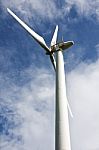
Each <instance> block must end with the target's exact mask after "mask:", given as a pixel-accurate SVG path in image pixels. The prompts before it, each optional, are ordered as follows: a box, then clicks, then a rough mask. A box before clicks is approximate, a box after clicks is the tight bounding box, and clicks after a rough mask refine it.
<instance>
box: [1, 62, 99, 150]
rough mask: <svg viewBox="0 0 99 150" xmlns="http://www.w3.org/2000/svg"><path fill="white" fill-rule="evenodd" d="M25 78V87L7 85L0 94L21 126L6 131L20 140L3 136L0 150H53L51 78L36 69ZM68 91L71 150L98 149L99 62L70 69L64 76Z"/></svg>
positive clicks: (48, 73)
mask: <svg viewBox="0 0 99 150" xmlns="http://www.w3.org/2000/svg"><path fill="white" fill-rule="evenodd" d="M24 75H26V76H28V77H29V78H30V79H31V80H30V82H28V83H27V84H26V85H24V86H23V87H17V86H12V84H11V82H10V85H11V87H10V85H9V84H8V83H7V85H9V86H7V87H6V90H4V93H3V91H2V98H3V96H4V99H5V101H2V103H4V104H6V105H7V106H8V107H9V108H10V106H11V108H13V110H15V111H13V112H14V113H16V114H18V116H19V117H17V116H16V117H15V120H14V121H15V122H16V123H17V122H19V124H20V125H19V126H17V127H16V128H12V129H10V131H9V132H13V133H14V135H16V137H17V136H18V137H20V140H19V141H18V140H17V139H16V138H14V140H10V141H7V140H6V138H7V137H5V136H4V135H2V141H1V145H6V146H4V148H2V150H10V149H13V150H28V149H29V150H32V149H39V150H46V149H48V150H50V149H53V150H54V95H55V93H54V75H53V74H52V73H50V72H49V71H48V70H45V69H42V68H41V69H37V68H35V67H32V68H30V69H28V70H26V71H25V72H24V73H23V76H24ZM9 87H10V88H9ZM67 90H68V99H69V102H70V104H71V108H72V111H73V115H74V118H73V119H70V129H71V143H72V149H74V150H95V149H97V148H98V147H99V142H98V139H99V129H98V128H99V116H98V114H99V92H98V91H99V60H98V61H97V62H95V63H91V64H84V63H82V64H80V65H79V66H78V67H77V68H76V69H75V70H72V71H71V72H70V73H69V74H68V75H67ZM5 91H6V94H5ZM13 97H16V99H14V98H13ZM11 108H10V109H11ZM8 117H9V116H8ZM9 121H10V120H9Z"/></svg>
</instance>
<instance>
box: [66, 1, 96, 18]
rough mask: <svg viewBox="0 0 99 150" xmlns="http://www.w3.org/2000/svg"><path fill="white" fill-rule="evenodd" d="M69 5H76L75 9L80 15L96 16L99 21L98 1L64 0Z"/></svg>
mask: <svg viewBox="0 0 99 150" xmlns="http://www.w3.org/2000/svg"><path fill="white" fill-rule="evenodd" d="M66 2H67V3H68V4H69V5H71V6H76V11H77V12H78V14H79V15H80V16H85V17H87V18H90V19H92V18H91V17H92V16H93V17H94V19H95V18H96V19H97V20H98V21H99V1H98V0H94V1H93V0H66Z"/></svg>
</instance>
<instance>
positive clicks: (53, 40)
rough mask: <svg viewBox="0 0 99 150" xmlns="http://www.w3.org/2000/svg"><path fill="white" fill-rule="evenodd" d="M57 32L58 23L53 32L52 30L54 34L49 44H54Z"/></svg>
mask: <svg viewBox="0 0 99 150" xmlns="http://www.w3.org/2000/svg"><path fill="white" fill-rule="evenodd" d="M57 34H58V25H56V28H55V32H54V35H53V38H52V41H51V46H53V45H55V44H56V41H57Z"/></svg>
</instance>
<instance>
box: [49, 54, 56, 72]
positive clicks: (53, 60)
mask: <svg viewBox="0 0 99 150" xmlns="http://www.w3.org/2000/svg"><path fill="white" fill-rule="evenodd" d="M50 60H51V62H52V65H53V67H54V70H55V71H56V61H55V58H54V55H53V54H52V55H50Z"/></svg>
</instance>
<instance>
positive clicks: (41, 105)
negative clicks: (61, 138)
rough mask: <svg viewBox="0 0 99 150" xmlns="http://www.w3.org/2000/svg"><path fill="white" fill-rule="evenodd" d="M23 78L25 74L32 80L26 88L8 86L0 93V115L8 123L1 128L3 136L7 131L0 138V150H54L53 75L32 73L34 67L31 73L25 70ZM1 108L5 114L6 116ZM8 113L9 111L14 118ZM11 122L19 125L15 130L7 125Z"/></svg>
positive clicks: (39, 71)
mask: <svg viewBox="0 0 99 150" xmlns="http://www.w3.org/2000/svg"><path fill="white" fill-rule="evenodd" d="M24 74H25V75H26V74H28V77H29V78H31V81H30V82H29V83H28V84H26V85H24V86H23V87H17V86H14V85H12V84H11V82H10V84H9V86H8V83H7V86H5V88H4V89H3V90H2V93H1V98H2V103H1V104H0V106H1V109H0V111H1V112H2V116H3V118H6V120H7V121H6V124H5V125H6V127H5V126H4V125H3V131H4V133H5V132H6V130H8V133H9V134H7V136H6V135H5V134H4V133H2V134H1V139H2V140H1V141H0V148H1V149H2V150H11V149H13V150H28V149H29V150H32V149H39V150H40V149H41V150H46V149H48V150H50V149H54V115H53V112H54V79H53V75H52V74H51V73H50V72H49V71H47V70H45V69H35V67H34V68H33V70H31V69H28V70H26V72H24ZM2 81H3V77H2V78H1V82H2ZM3 83H4V81H3ZM5 84H6V83H5ZM5 91H6V94H5ZM11 106H12V107H11ZM4 107H5V108H6V110H8V112H6V113H5V110H4ZM3 110H4V111H3ZM9 110H10V111H12V114H13V116H12V115H11V113H10V111H9ZM3 113H4V114H3ZM16 116H19V117H16ZM9 118H11V120H10V119H9ZM14 118H15V119H14ZM13 122H14V124H19V125H16V126H15V127H13V125H12V128H11V127H10V126H9V124H13ZM2 123H3V124H4V122H2ZM12 134H13V135H12ZM11 136H13V138H11ZM48 145H49V146H48Z"/></svg>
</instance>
